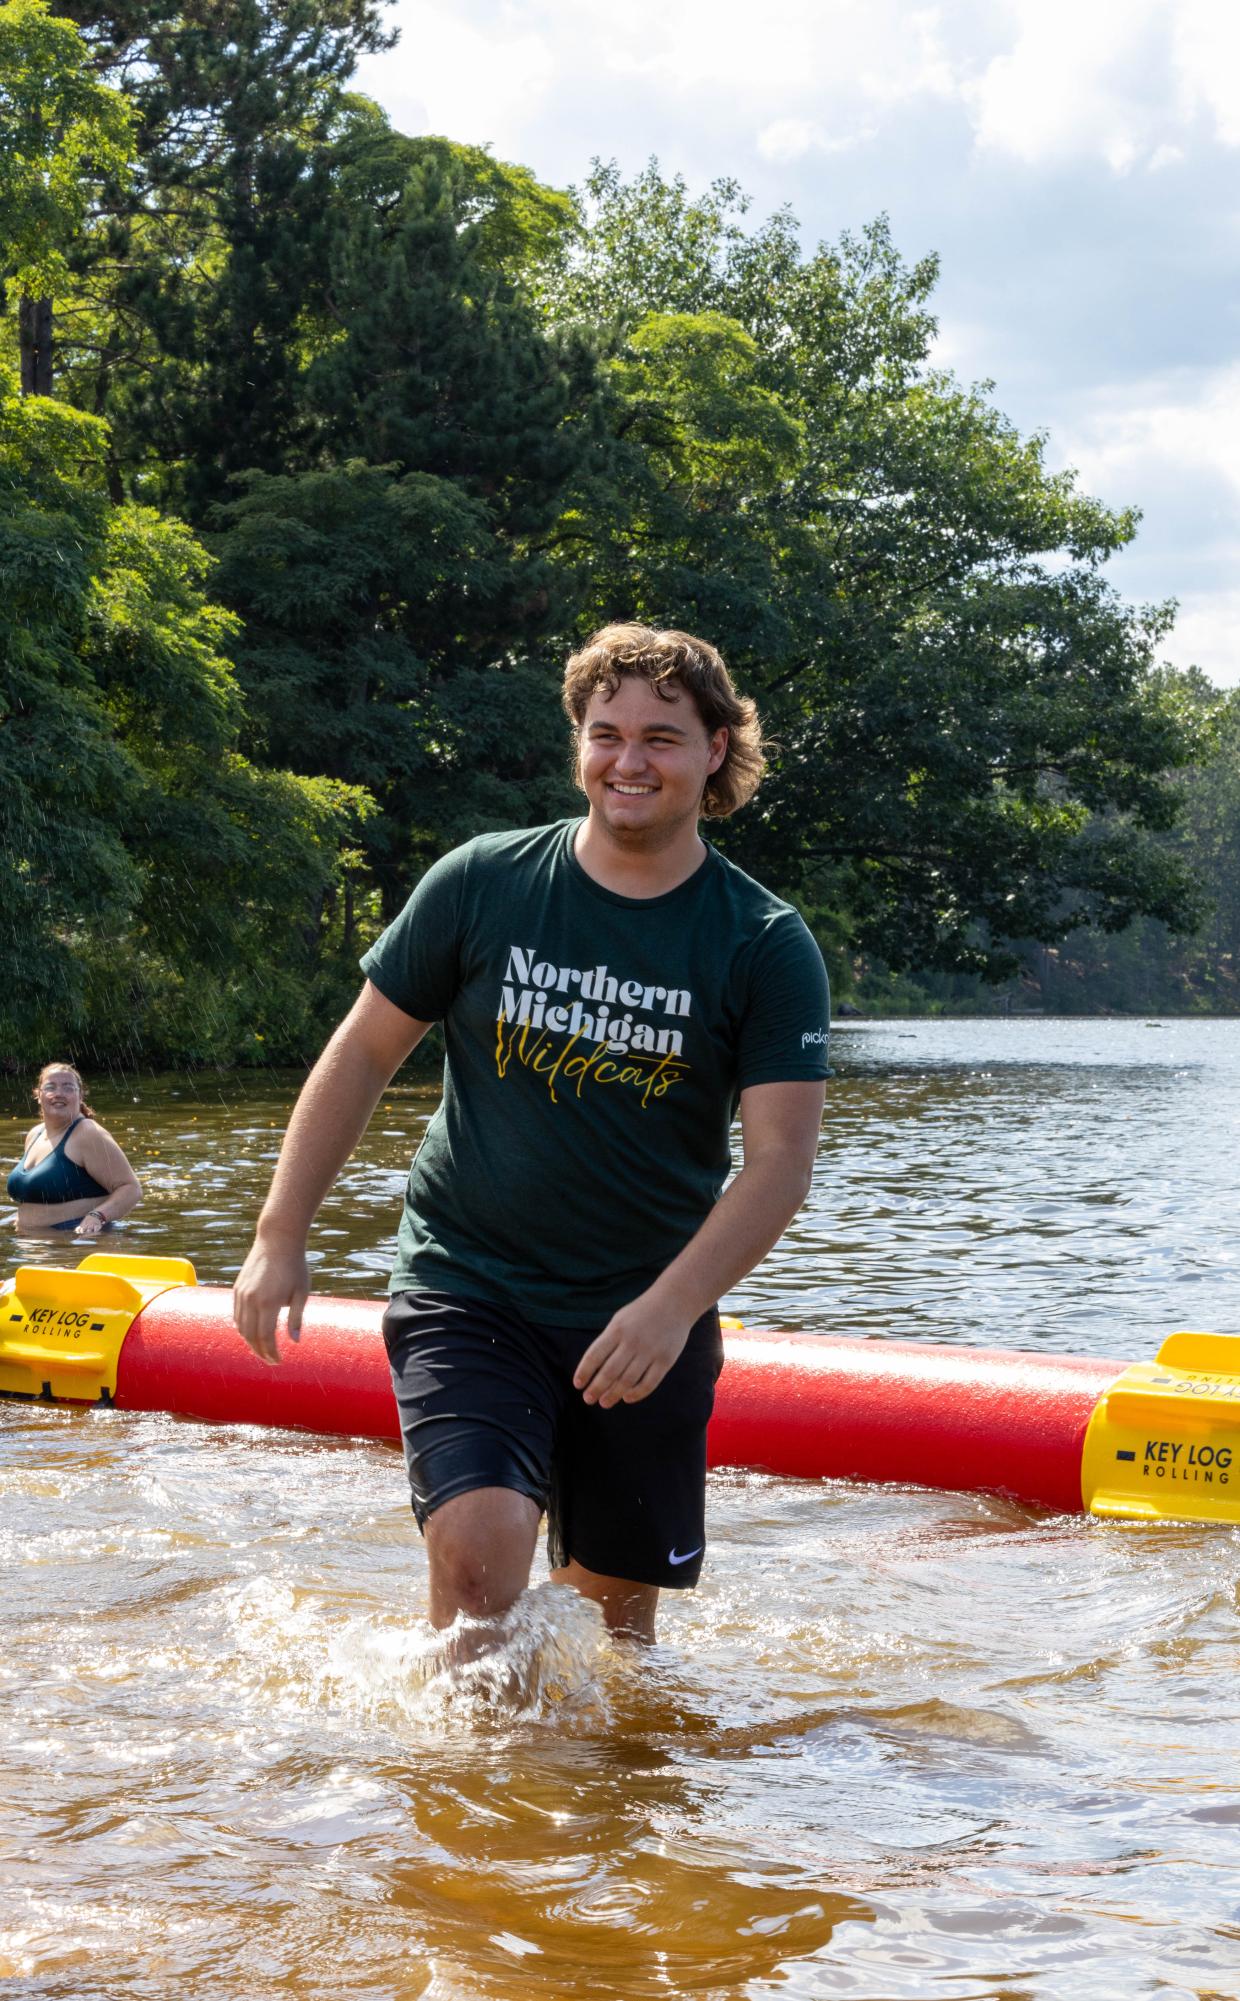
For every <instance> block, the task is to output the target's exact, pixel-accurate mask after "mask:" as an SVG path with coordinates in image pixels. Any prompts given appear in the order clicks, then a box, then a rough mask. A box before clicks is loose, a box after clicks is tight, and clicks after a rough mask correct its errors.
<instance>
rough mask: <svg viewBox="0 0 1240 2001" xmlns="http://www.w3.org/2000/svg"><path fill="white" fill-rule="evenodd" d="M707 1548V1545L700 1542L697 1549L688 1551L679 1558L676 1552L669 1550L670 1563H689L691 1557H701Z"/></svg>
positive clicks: (668, 1558)
mask: <svg viewBox="0 0 1240 2001" xmlns="http://www.w3.org/2000/svg"><path fill="white" fill-rule="evenodd" d="M705 1547H706V1545H705V1543H701V1542H700V1543H699V1544H698V1546H697V1548H696V1549H687V1550H686V1551H685V1553H684V1555H683V1556H677V1554H676V1551H675V1550H674V1549H669V1550H668V1552H667V1560H668V1562H669V1563H688V1561H689V1558H690V1557H691V1556H700V1555H701V1554H702V1551H703V1550H704V1549H705Z"/></svg>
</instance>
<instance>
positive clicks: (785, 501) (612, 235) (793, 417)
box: [547, 166, 1192, 975]
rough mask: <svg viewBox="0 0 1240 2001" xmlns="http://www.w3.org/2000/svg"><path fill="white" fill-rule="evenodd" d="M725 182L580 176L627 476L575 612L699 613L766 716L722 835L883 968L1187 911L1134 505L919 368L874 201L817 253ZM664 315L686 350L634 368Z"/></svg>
mask: <svg viewBox="0 0 1240 2001" xmlns="http://www.w3.org/2000/svg"><path fill="white" fill-rule="evenodd" d="M741 206H742V205H741V203H740V199H739V196H738V193H737V190H736V189H735V187H734V186H733V185H732V184H729V183H721V184H719V186H717V187H716V188H715V189H714V190H712V191H711V192H710V194H709V195H708V197H707V198H705V199H704V200H702V201H697V202H694V201H691V200H690V199H689V197H688V195H687V192H686V190H685V188H684V186H683V184H682V183H680V182H678V181H672V182H667V181H665V180H663V178H662V177H661V176H660V175H659V173H658V171H657V169H656V168H654V167H653V166H652V167H651V168H650V169H648V170H647V172H646V173H645V174H643V175H641V176H639V177H638V179H637V180H636V181H635V182H631V183H624V182H622V181H621V180H620V178H619V176H618V175H617V174H616V173H615V171H614V169H602V170H599V171H597V172H596V173H595V175H594V177H593V179H592V180H591V182H590V183H589V184H588V186H587V189H586V192H585V196H584V199H583V217H584V236H583V240H582V246H581V248H580V249H579V251H578V253H577V254H576V256H575V257H573V256H571V255H570V257H569V258H568V259H567V260H566V261H565V263H564V266H563V268H562V271H561V272H560V274H559V276H558V277H557V278H555V279H554V280H553V281H552V282H551V283H549V285H548V292H547V297H548V304H549V310H550V311H551V312H552V313H553V314H554V315H555V317H556V318H557V319H559V320H563V321H566V322H568V323H570V324H572V323H575V322H578V321H581V320H583V319H586V318H590V317H593V318H594V319H595V320H596V321H597V322H598V323H600V324H604V325H608V326H610V327H611V329H612V336H611V344H612V349H613V352H614V357H615V359H614V362H613V365H612V370H611V377H610V381H611V386H612V389H613V391H614V393H615V394H616V396H617V397H618V399H619V400H618V407H616V408H615V409H614V410H613V416H612V423H613V429H614V433H615V437H616V440H617V448H618V450H617V455H616V456H615V457H614V458H613V461H612V467H613V469H615V468H619V470H620V477H618V478H613V480H612V484H611V494H610V501H609V504H607V505H604V506H603V507H601V508H600V507H598V506H597V504H596V503H597V499H598V495H597V492H596V493H595V494H594V495H591V496H583V501H582V504H581V505H580V506H579V507H578V508H577V509H576V510H575V511H574V513H573V515H572V517H571V520H570V522H569V523H568V524H567V530H566V532H567V534H568V535H569V536H570V537H574V538H575V539H576V548H575V550H574V557H575V560H576V563H577V566H578V573H579V574H580V575H581V576H582V577H583V578H584V579H588V580H589V582H588V588H587V595H586V602H587V605H588V615H589V617H590V618H591V619H600V618H603V617H607V616H615V615H617V614H618V613H620V612H622V611H623V612H625V613H630V614H632V615H636V616H639V617H646V618H649V619H651V620H653V621H654V622H656V623H663V622H673V621H674V622H675V623H678V624H690V623H694V622H699V623H700V624H701V625H702V627H703V629H704V630H705V631H706V632H707V633H708V634H709V636H710V637H711V638H713V639H715V640H716V641H717V642H718V643H720V644H721V645H722V646H723V648H724V650H725V652H726V653H727V655H728V656H729V658H730V660H731V661H732V663H733V665H734V666H735V667H736V668H737V669H738V670H739V673H740V676H741V679H742V680H743V681H744V683H745V684H746V685H747V686H748V687H749V689H750V690H751V691H752V692H753V693H754V694H755V695H757V696H758V697H759V700H760V704H761V706H762V708H763V711H764V714H765V716H766V718H767V721H768V725H769V726H770V727H771V729H772V730H773V733H774V734H775V736H776V738H777V740H778V744H779V749H778V752H777V755H776V757H775V760H774V766H773V770H772V774H771V777H770V779H769V781H768V783H767V786H766V787H765V789H764V792H763V794H762V797H761V805H760V808H759V809H758V810H757V811H756V812H754V813H751V814H749V815H747V816H745V817H743V818H742V819H741V820H740V821H738V822H737V823H736V827H735V829H734V830H729V833H728V836H727V838H728V840H729V844H730V845H731V847H732V849H733V852H735V853H736V854H737V855H738V856H739V857H740V858H741V859H744V860H749V861H751V862H752V864H753V865H754V866H755V867H756V868H758V869H759V870H760V871H761V872H763V873H765V874H766V875H767V876H768V877H769V878H771V879H774V880H775V881H778V882H780V883H781V884H782V885H783V886H785V887H792V888H797V887H799V888H800V889H801V891H802V892H803V893H804V894H805V895H806V896H807V897H808V898H809V899H810V900H811V902H812V901H818V902H821V903H823V904H828V905H833V906H838V905H839V904H841V903H842V904H843V905H844V907H845V908H846V909H847V910H848V911H849V912H850V913H851V915H852V919H853V928H854V936H855V940H856V942H857V943H859V944H861V945H862V946H864V947H866V948H868V949H870V950H871V951H874V952H876V953H878V954H879V955H881V957H882V958H883V959H884V960H885V961H886V962H887V963H888V964H889V965H891V966H893V967H897V968H899V967H907V966H939V967H943V968H959V967H964V968H972V969H975V970H979V971H983V972H986V973H988V974H992V975H993V974H999V973H1002V972H1003V971H1005V970H1007V969H1009V968H1010V966H1011V965H1012V964H1013V963H1014V957H1013V948H1014V946H1015V944H1016V941H1018V940H1020V939H1023V938H1027V937H1030V936H1034V937H1040V938H1043V939H1053V938H1056V937H1059V936H1062V935H1063V933H1064V932H1065V931H1067V930H1068V929H1070V928H1071V927H1072V926H1073V925H1074V924H1078V923H1081V922H1085V921H1090V922H1094V923H1097V924H1100V925H1101V926H1103V927H1104V928H1106V927H1119V926H1122V925H1123V924H1125V923H1127V922H1128V921H1129V919H1130V918H1131V917H1132V916H1133V915H1134V913H1136V912H1137V911H1147V912H1151V913H1153V914H1156V915H1158V916H1160V917H1163V918H1167V919H1175V918H1183V917H1184V916H1185V915H1186V914H1187V913H1188V911H1189V909H1190V907H1191V903H1192V896H1191V885H1190V882H1189V879H1188V874H1187V872H1186V871H1185V869H1184V868H1183V866H1182V865H1181V863H1180V862H1179V860H1178V859H1177V858H1176V856H1175V855H1174V853H1173V852H1172V851H1171V850H1170V849H1169V848H1168V847H1167V845H1166V844H1165V843H1164V842H1162V841H1160V840H1159V839H1158V838H1157V836H1158V835H1159V834H1160V833H1161V832H1162V831H1163V830H1165V829H1166V828H1167V826H1168V825H1169V824H1170V822H1171V820H1172V819H1173V817H1174V813H1175V797H1174V794H1173V792H1172V791H1171V790H1170V789H1169V788H1168V786H1167V784H1166V782H1165V780H1166V774H1167V772H1168V770H1169V769H1171V768H1173V767H1175V766H1176V765H1177V764H1182V763H1183V762H1185V760H1186V759H1187V758H1188V757H1189V756H1190V755H1191V753H1192V737H1191V731H1188V730H1186V729H1185V726H1184V723H1185V719H1184V717H1183V716H1182V715H1181V714H1179V713H1178V712H1177V711H1176V709H1175V708H1174V706H1173V705H1171V706H1169V705H1168V704H1167V703H1166V702H1165V701H1164V700H1163V699H1162V696H1161V691H1160V684H1159V683H1158V681H1157V679H1156V677H1155V674H1154V668H1155V662H1156V656H1157V648H1158V646H1159V645H1160V643H1161V642H1162V640H1163V638H1164V637H1165V634H1166V631H1167V629H1168V625H1169V622H1170V613H1169V611H1168V609H1167V608H1165V607H1163V608H1158V607H1155V608H1148V609H1146V610H1143V611H1134V610H1132V609H1131V608H1129V607H1128V606H1126V605H1124V604H1123V603H1122V602H1121V601H1120V599H1119V598H1118V597H1117V595H1116V593H1115V592H1114V590H1113V589H1112V588H1111V587H1110V586H1109V585H1108V584H1107V582H1106V581H1105V579H1104V578H1103V576H1102V574H1101V567H1102V565H1103V564H1104V562H1105V560H1106V558H1107V557H1108V556H1109V555H1111V554H1113V553H1114V551H1115V550H1117V549H1118V548H1120V547H1121V546H1123V544H1124V543H1125V542H1127V541H1128V540H1129V539H1130V538H1131V536H1132V534H1133V532H1134V529H1135V516H1134V515H1133V514H1132V513H1131V512H1118V513H1117V512H1114V511H1112V510H1108V509H1107V508H1104V507H1103V506H1102V505H1100V504H1099V503H1098V502H1096V501H1093V500H1090V499H1089V498H1088V497H1086V496H1084V495H1082V494H1080V493H1079V492H1078V491H1077V489H1076V487H1075V483H1074V481H1073V479H1072V477H1071V476H1070V475H1059V474H1051V473H1049V472H1048V471H1047V469H1046V467H1045V464H1044V459H1043V441H1042V440H1041V439H1040V438H1037V437H1034V438H1031V439H1030V438H1022V437H1021V436H1019V435H1018V433H1017V432H1016V431H1015V430H1014V428H1013V427H1012V426H1011V425H1010V424H1009V423H1008V422H1007V421H1006V420H1005V419H1004V418H1003V417H1002V416H1001V415H1000V414H999V413H998V412H997V411H996V410H995V409H994V408H993V406H992V405H991V404H990V402H989V401H988V385H981V387H979V388H976V389H966V388H963V387H961V386H960V385H959V384H958V383H956V382H955V381H953V380H952V379H951V378H950V377H948V376H946V375H944V374H942V373H941V372H935V371H934V370H933V369H932V368H931V367H930V366H929V364H928V360H927V356H928V351H929V343H930V340H931V338H932V335H933V331H934V323H933V320H932V318H931V316H930V311H929V298H930V294H931V290H932V287H933V283H934V278H935V266H934V263H933V260H924V261H923V262H922V263H920V264H918V265H915V266H913V267H912V268H911V269H910V268H909V267H907V266H906V265H905V264H904V263H903V261H902V260H901V259H900V257H899V256H898V254H897V253H896V251H895V248H894V246H893V244H892V242H891V239H890V236H889V234H888V231H887V229H886V226H885V224H882V223H879V224H877V225H875V226H874V227H872V228H871V229H869V230H867V231H866V232H865V233H864V234H863V235H862V236H861V237H859V238H852V237H844V238H842V239H841V241H840V243H839V244H838V245H837V246H835V247H828V246H823V247H821V248H819V249H818V250H817V251H816V252H814V253H813V254H812V255H811V256H808V257H805V256H802V255H800V254H799V252H798V250H797V246H796V240H795V233H794V231H793V229H792V226H791V223H790V220H789V218H788V217H787V216H777V217H775V218H774V219H773V220H772V222H771V223H769V224H768V225H767V226H766V227H765V228H764V229H759V230H757V231H755V232H752V233H751V234H749V235H746V233H745V231H744V230H743V228H742V226H741V221H740V214H741ZM652 312H653V315H654V316H655V317H654V318H652ZM660 324H662V325H663V326H664V327H665V328H666V329H667V333H666V337H665V338H664V337H661V338H660V343H659V347H660V352H661V354H662V356H663V358H664V359H665V360H666V362H667V364H668V365H675V366H677V367H678V368H679V369H680V370H681V371H682V373H681V378H680V385H679V386H678V387H677V388H676V389H674V390H673V389H671V388H670V386H669V383H668V381H667V380H666V379H665V380H664V381H663V382H662V383H661V384H658V385H657V388H656V393H654V394H651V390H650V386H649V383H648V377H649V373H650V365H651V362H650V352H649V348H650V338H651V329H652V327H654V326H656V325H660ZM690 324H694V325H696V326H697V327H698V329H699V335H698V338H697V344H696V352H695V363H694V367H693V369H691V370H690V371H689V372H688V374H687V375H686V374H685V373H684V372H683V371H684V367H685V362H684V348H683V336H681V337H679V339H678V337H677V335H676V334H675V332H674V330H675V329H676V328H677V327H680V328H681V329H685V328H687V327H688V326H689V325H690ZM725 326H730V327H731V328H732V329H733V333H732V337H731V341H730V343H729V342H728V341H727V340H725V339H724V336H723V329H724V327H725ZM707 327H710V328H711V329H712V338H711V339H710V340H709V341H708V340H706V339H705V338H704V337H703V333H704V329H706V328H707ZM742 343H747V346H746V347H744V349H743V348H742ZM678 346H679V348H680V353H679V355H678V353H677V349H678ZM742 351H744V352H745V353H746V355H747V357H748V358H747V361H746V375H745V382H746V393H745V395H744V396H743V397H741V396H737V395H736V394H735V387H736V376H735V370H736V367H737V365H738V358H739V356H740V354H741V353H742ZM729 369H731V370H732V377H731V379H729V374H728V371H729ZM708 385H709V386H708ZM774 423H778V425H779V426H780V427H781V430H780V435H781V436H782V437H783V438H784V439H785V440H786V444H785V446H784V448H783V449H782V450H781V451H780V452H778V453H775V454H772V452H771V450H770V445H771V439H772V436H773V435H774V434H773V432H772V428H771V427H772V424H774ZM720 434H723V435H720ZM725 436H726V446H725ZM634 445H636V448H637V450H638V452H639V455H640V456H641V458H642V460H643V466H644V474H645V477H642V476H637V477H635V476H634V474H633V471H632V468H631V456H630V458H629V459H626V458H625V456H624V454H625V452H626V450H627V451H629V452H630V454H631V449H632V448H633V447H634ZM729 466H730V468H731V470H732V472H733V473H734V474H735V477H732V478H731V479H728V478H727V477H724V476H723V472H724V468H725V467H729ZM603 484H606V481H604V482H603ZM596 522H601V523H602V524H603V532H602V533H597V534H596V533H595V525H594V524H595V523H596Z"/></svg>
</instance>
